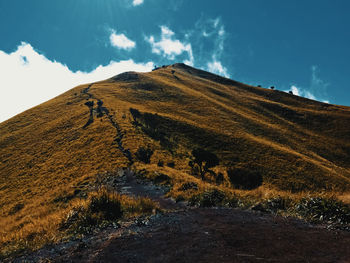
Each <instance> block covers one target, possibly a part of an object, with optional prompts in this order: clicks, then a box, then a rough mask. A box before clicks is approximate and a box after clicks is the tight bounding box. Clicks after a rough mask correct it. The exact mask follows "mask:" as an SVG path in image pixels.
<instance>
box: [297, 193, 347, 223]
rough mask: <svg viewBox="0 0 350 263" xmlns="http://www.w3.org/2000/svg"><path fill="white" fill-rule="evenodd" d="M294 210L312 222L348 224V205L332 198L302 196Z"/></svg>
mask: <svg viewBox="0 0 350 263" xmlns="http://www.w3.org/2000/svg"><path fill="white" fill-rule="evenodd" d="M296 211H297V212H298V213H299V214H300V215H301V216H303V217H305V218H307V219H309V220H311V221H313V222H322V221H324V222H328V223H333V224H339V225H348V227H349V224H350V206H349V205H346V204H344V203H342V202H340V201H338V200H336V199H333V198H322V197H311V198H303V199H302V200H301V201H300V202H299V203H298V204H297V205H296Z"/></svg>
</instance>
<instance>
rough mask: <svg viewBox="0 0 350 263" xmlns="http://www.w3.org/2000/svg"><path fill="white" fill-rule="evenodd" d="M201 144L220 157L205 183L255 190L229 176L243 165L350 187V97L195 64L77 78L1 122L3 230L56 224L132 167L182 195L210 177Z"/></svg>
mask: <svg viewBox="0 0 350 263" xmlns="http://www.w3.org/2000/svg"><path fill="white" fill-rule="evenodd" d="M52 81H53V82H54V81H55V80H54V79H53V80H52ZM47 85H48V88H49V87H50V83H47ZM194 149H204V150H205V151H206V152H209V153H212V154H214V155H215V156H217V158H218V161H219V164H218V165H216V166H215V167H214V168H212V169H211V170H212V171H209V173H208V174H206V175H205V177H206V179H205V182H203V189H204V188H208V187H211V186H215V187H218V188H222V191H229V192H232V193H233V192H237V193H238V194H242V195H247V193H249V192H250V191H249V190H240V189H235V187H234V186H233V184H232V182H231V183H230V178H229V177H228V174H227V170H229V169H233V170H234V169H242V170H243V171H252V172H254V173H258V174H259V176H261V182H260V183H259V184H258V185H256V187H259V185H260V184H261V186H260V187H259V188H258V189H260V191H261V192H274V193H278V194H281V195H283V193H284V194H287V195H290V194H291V195H293V194H295V195H300V194H302V193H311V194H317V193H320V192H322V193H329V194H331V195H334V196H346V195H348V193H349V189H350V107H345V106H338V105H332V104H327V103H321V102H318V101H313V100H309V99H306V98H303V97H299V96H296V95H292V94H288V93H285V92H282V91H279V90H271V89H264V88H261V87H255V86H251V85H246V84H243V83H240V82H237V81H233V80H231V79H227V78H223V77H220V76H217V75H214V74H211V73H208V72H205V71H202V70H199V69H195V68H192V67H189V66H187V65H184V64H174V65H170V66H163V67H161V68H158V69H156V70H154V71H152V72H149V73H137V72H125V73H122V74H119V75H117V76H115V77H112V78H110V79H107V80H105V81H100V82H96V83H91V84H86V85H81V86H78V87H75V88H73V89H72V90H70V91H68V92H66V93H64V94H62V95H60V96H58V97H56V98H54V99H52V100H50V101H47V102H45V103H43V104H41V105H39V106H36V107H34V108H32V109H30V110H27V111H25V112H23V113H21V114H19V115H17V116H15V117H13V118H11V119H9V120H7V121H4V122H2V123H0V208H1V212H0V218H1V219H0V229H1V230H0V234H1V238H2V239H1V240H2V241H3V242H8V240H11V238H12V236H11V237H9V233H19V232H21V231H22V232H21V233H22V235H26V234H25V233H29V232H30V231H33V229H35V231H37V232H39V233H40V231H41V229H40V226H42V228H43V230H42V231H49V230H47V227H46V228H45V229H44V226H45V225H48V222H56V221H58V220H59V219H60V218H61V216H62V211H66V209H68V207H69V205H68V204H69V203H70V202H73V201H74V199H76V198H77V197H80V198H81V197H83V196H84V195H85V194H86V193H87V192H88V191H90V187H91V185H92V184H93V183H94V182H96V180H97V179H98V178H99V177H101V176H102V175H104V174H110V173H114V172H116V171H118V169H120V168H127V167H129V168H131V169H132V170H134V171H135V172H143V173H144V174H146V176H148V177H150V178H153V177H154V176H155V174H166V176H168V177H169V178H170V179H171V185H172V188H173V189H174V190H173V192H172V191H170V193H168V195H169V196H172V197H174V198H176V197H177V196H178V195H179V193H178V191H177V189H178V188H179V187H180V186H181V185H182V184H183V183H184V182H189V181H191V180H194V181H195V182H197V183H198V182H201V180H200V178H199V176H195V175H193V173H194V171H193V168H191V167H190V165H189V161H191V160H192V161H193V152H192V151H193V150H194ZM147 152H148V153H149V154H148V155H150V156H148V157H150V160H149V163H148V161H147V160H146V161H145V160H143V159H144V156H145V155H146V159H147ZM219 174H221V175H222V176H223V182H222V184H221V185H219V186H217V182H216V181H215V177H216V176H217V175H219ZM198 184H200V183H198ZM201 187H202V186H200V187H199V188H200V189H199V190H201ZM256 187H255V186H254V187H250V188H256ZM236 188H237V187H236ZM238 188H239V187H238ZM251 191H257V190H251ZM183 197H184V198H185V199H186V198H187V197H188V196H187V195H186V194H184V196H183ZM38 228H39V229H38ZM13 235H16V234H13Z"/></svg>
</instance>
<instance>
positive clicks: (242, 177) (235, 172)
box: [227, 168, 263, 190]
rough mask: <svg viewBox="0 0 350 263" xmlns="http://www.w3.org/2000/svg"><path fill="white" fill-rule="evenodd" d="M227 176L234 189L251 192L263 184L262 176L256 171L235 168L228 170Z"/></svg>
mask: <svg viewBox="0 0 350 263" xmlns="http://www.w3.org/2000/svg"><path fill="white" fill-rule="evenodd" d="M227 175H228V178H229V179H230V182H231V184H232V185H233V186H234V188H238V189H243V190H251V189H255V188H257V187H259V186H260V185H262V183H263V178H262V176H261V174H260V173H259V172H258V171H254V170H248V169H244V168H234V169H229V170H227Z"/></svg>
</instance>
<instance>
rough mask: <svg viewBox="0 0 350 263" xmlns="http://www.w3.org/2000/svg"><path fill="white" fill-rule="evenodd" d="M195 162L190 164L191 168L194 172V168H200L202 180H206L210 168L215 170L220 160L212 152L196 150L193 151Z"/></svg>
mask: <svg viewBox="0 0 350 263" xmlns="http://www.w3.org/2000/svg"><path fill="white" fill-rule="evenodd" d="M192 156H193V158H194V159H193V161H190V162H189V163H188V164H189V165H190V166H191V168H192V170H193V171H194V169H195V168H194V167H195V166H198V170H199V175H200V176H201V178H202V180H204V175H205V174H206V173H207V172H208V171H209V169H210V168H213V167H215V166H217V165H218V164H219V158H218V157H217V156H216V155H215V154H214V153H212V152H209V151H207V150H204V149H202V148H196V149H194V150H193V151H192Z"/></svg>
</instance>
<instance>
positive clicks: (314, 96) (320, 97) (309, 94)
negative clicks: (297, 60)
mask: <svg viewBox="0 0 350 263" xmlns="http://www.w3.org/2000/svg"><path fill="white" fill-rule="evenodd" d="M328 86H329V83H327V82H325V81H324V80H322V79H320V78H319V77H318V67H317V66H312V67H311V79H310V86H309V87H308V88H307V89H305V88H301V87H297V86H296V85H292V86H291V87H290V90H291V91H292V92H293V94H294V95H297V96H302V97H305V98H308V99H311V100H317V101H322V102H325V103H329V100H328V99H327V88H328ZM285 91H286V90H285ZM286 92H287V91H286Z"/></svg>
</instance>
